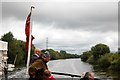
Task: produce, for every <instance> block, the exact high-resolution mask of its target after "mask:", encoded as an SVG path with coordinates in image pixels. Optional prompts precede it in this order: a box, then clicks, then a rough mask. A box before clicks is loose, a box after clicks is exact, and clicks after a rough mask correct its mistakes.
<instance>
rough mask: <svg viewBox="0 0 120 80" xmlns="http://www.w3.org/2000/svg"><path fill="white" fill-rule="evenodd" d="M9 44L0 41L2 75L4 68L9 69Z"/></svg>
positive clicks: (0, 73) (0, 72) (0, 69)
mask: <svg viewBox="0 0 120 80" xmlns="http://www.w3.org/2000/svg"><path fill="white" fill-rule="evenodd" d="M7 51H8V42H5V41H0V75H3V74H4V72H3V70H4V68H5V67H7V59H8V57H7Z"/></svg>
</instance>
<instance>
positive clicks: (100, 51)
mask: <svg viewBox="0 0 120 80" xmlns="http://www.w3.org/2000/svg"><path fill="white" fill-rule="evenodd" d="M91 51H92V53H93V58H94V60H97V59H98V58H99V57H100V56H101V55H104V54H106V53H110V49H109V47H108V46H107V45H105V44H101V43H100V44H97V45H95V46H93V47H92V48H91Z"/></svg>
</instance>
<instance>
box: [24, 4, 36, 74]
mask: <svg viewBox="0 0 120 80" xmlns="http://www.w3.org/2000/svg"><path fill="white" fill-rule="evenodd" d="M33 8H35V7H34V6H31V19H30V33H29V43H28V57H27V65H26V66H27V71H26V74H28V69H29V64H30V51H31V33H32V9H33Z"/></svg>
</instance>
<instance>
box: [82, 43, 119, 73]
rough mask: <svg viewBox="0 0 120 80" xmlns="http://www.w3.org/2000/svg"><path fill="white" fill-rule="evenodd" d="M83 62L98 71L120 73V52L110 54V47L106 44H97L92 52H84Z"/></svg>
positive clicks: (92, 48)
mask: <svg viewBox="0 0 120 80" xmlns="http://www.w3.org/2000/svg"><path fill="white" fill-rule="evenodd" d="M118 51H120V48H119V50H118ZM81 60H82V61H84V62H87V63H90V64H92V65H93V66H94V67H95V68H98V69H102V70H106V71H107V70H112V71H120V67H119V66H120V52H114V53H112V52H110V48H109V46H107V45H105V44H101V43H100V44H97V45H95V46H93V47H91V50H90V51H86V52H83V54H82V55H81Z"/></svg>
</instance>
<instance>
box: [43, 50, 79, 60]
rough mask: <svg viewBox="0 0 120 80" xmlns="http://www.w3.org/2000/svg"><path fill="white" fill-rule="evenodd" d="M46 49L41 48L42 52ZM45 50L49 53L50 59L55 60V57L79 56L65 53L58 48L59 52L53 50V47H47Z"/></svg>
mask: <svg viewBox="0 0 120 80" xmlns="http://www.w3.org/2000/svg"><path fill="white" fill-rule="evenodd" d="M45 51H46V50H42V52H43V53H44V52H45ZM47 51H49V52H50V55H51V60H57V59H69V58H80V55H77V54H70V53H67V52H66V51H64V50H60V52H58V51H55V50H53V49H47Z"/></svg>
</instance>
